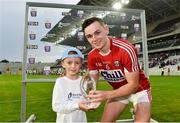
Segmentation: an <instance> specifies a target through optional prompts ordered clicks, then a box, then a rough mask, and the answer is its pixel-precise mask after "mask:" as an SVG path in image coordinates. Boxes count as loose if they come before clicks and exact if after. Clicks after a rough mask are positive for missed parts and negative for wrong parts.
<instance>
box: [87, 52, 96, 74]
mask: <svg viewBox="0 0 180 123" xmlns="http://www.w3.org/2000/svg"><path fill="white" fill-rule="evenodd" d="M87 61H88V62H87V65H88V69H89V71H93V70H97V67H96V65H95V64H96V60H95V58H94V57H93V55H92V54H91V53H89V54H88V58H87Z"/></svg>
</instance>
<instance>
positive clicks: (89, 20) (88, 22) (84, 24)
mask: <svg viewBox="0 0 180 123" xmlns="http://www.w3.org/2000/svg"><path fill="white" fill-rule="evenodd" d="M96 21H97V22H99V23H100V24H101V25H104V24H105V23H104V21H103V20H102V19H100V18H97V17H91V18H88V19H86V20H85V21H84V22H83V24H82V30H83V32H84V30H85V28H86V27H87V26H89V25H91V24H92V23H94V22H96Z"/></svg>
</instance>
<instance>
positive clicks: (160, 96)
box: [0, 75, 180, 122]
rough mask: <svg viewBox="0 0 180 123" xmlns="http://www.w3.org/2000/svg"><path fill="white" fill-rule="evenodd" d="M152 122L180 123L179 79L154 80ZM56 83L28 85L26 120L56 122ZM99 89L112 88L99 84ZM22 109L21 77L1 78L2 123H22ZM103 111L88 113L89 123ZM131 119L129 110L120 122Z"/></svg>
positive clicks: (163, 78) (0, 113)
mask: <svg viewBox="0 0 180 123" xmlns="http://www.w3.org/2000/svg"><path fill="white" fill-rule="evenodd" d="M150 80H151V86H152V95H153V103H152V118H153V119H155V120H156V121H159V122H168V121H169V122H178V121H180V91H179V89H180V76H164V77H161V76H151V77H150ZM53 86H54V83H33V84H32V83H28V84H27V118H28V117H29V116H30V115H31V114H35V115H36V117H37V118H36V121H38V122H43V121H44V122H47V121H49V122H53V121H55V118H56V114H55V113H54V112H53V111H52V109H51V97H52V96H51V95H52V89H53ZM98 89H103V90H109V89H111V87H110V86H109V85H108V84H107V83H105V82H102V83H99V86H98ZM20 108H21V76H20V75H0V122H19V121H20ZM102 111H103V105H101V107H100V108H98V109H96V110H94V111H89V112H88V113H87V116H88V121H99V119H100V117H101V114H102ZM126 118H128V119H129V118H131V114H130V113H129V107H128V109H127V110H126V111H125V112H124V114H123V115H122V116H121V117H120V118H119V119H126Z"/></svg>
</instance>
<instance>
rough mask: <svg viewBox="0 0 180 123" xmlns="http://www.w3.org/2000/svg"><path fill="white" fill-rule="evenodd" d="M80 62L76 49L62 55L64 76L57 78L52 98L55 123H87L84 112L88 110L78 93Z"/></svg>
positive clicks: (81, 58)
mask: <svg viewBox="0 0 180 123" xmlns="http://www.w3.org/2000/svg"><path fill="white" fill-rule="evenodd" d="M82 61H83V55H82V53H81V52H80V51H79V50H78V49H76V48H68V49H67V50H65V51H64V53H63V55H62V66H63V67H64V69H65V76H63V77H60V78H57V80H56V83H55V85H54V90H53V97H52V109H53V111H55V112H57V118H56V122H87V119H86V113H85V111H87V110H89V108H88V107H87V106H86V104H85V99H84V97H83V96H82V93H81V91H80V81H81V79H82V77H81V76H79V72H80V70H81V67H82Z"/></svg>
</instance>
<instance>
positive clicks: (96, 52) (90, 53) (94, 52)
mask: <svg viewBox="0 0 180 123" xmlns="http://www.w3.org/2000/svg"><path fill="white" fill-rule="evenodd" d="M95 54H96V55H97V54H98V50H97V49H92V50H91V51H90V52H89V53H88V55H95Z"/></svg>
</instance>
